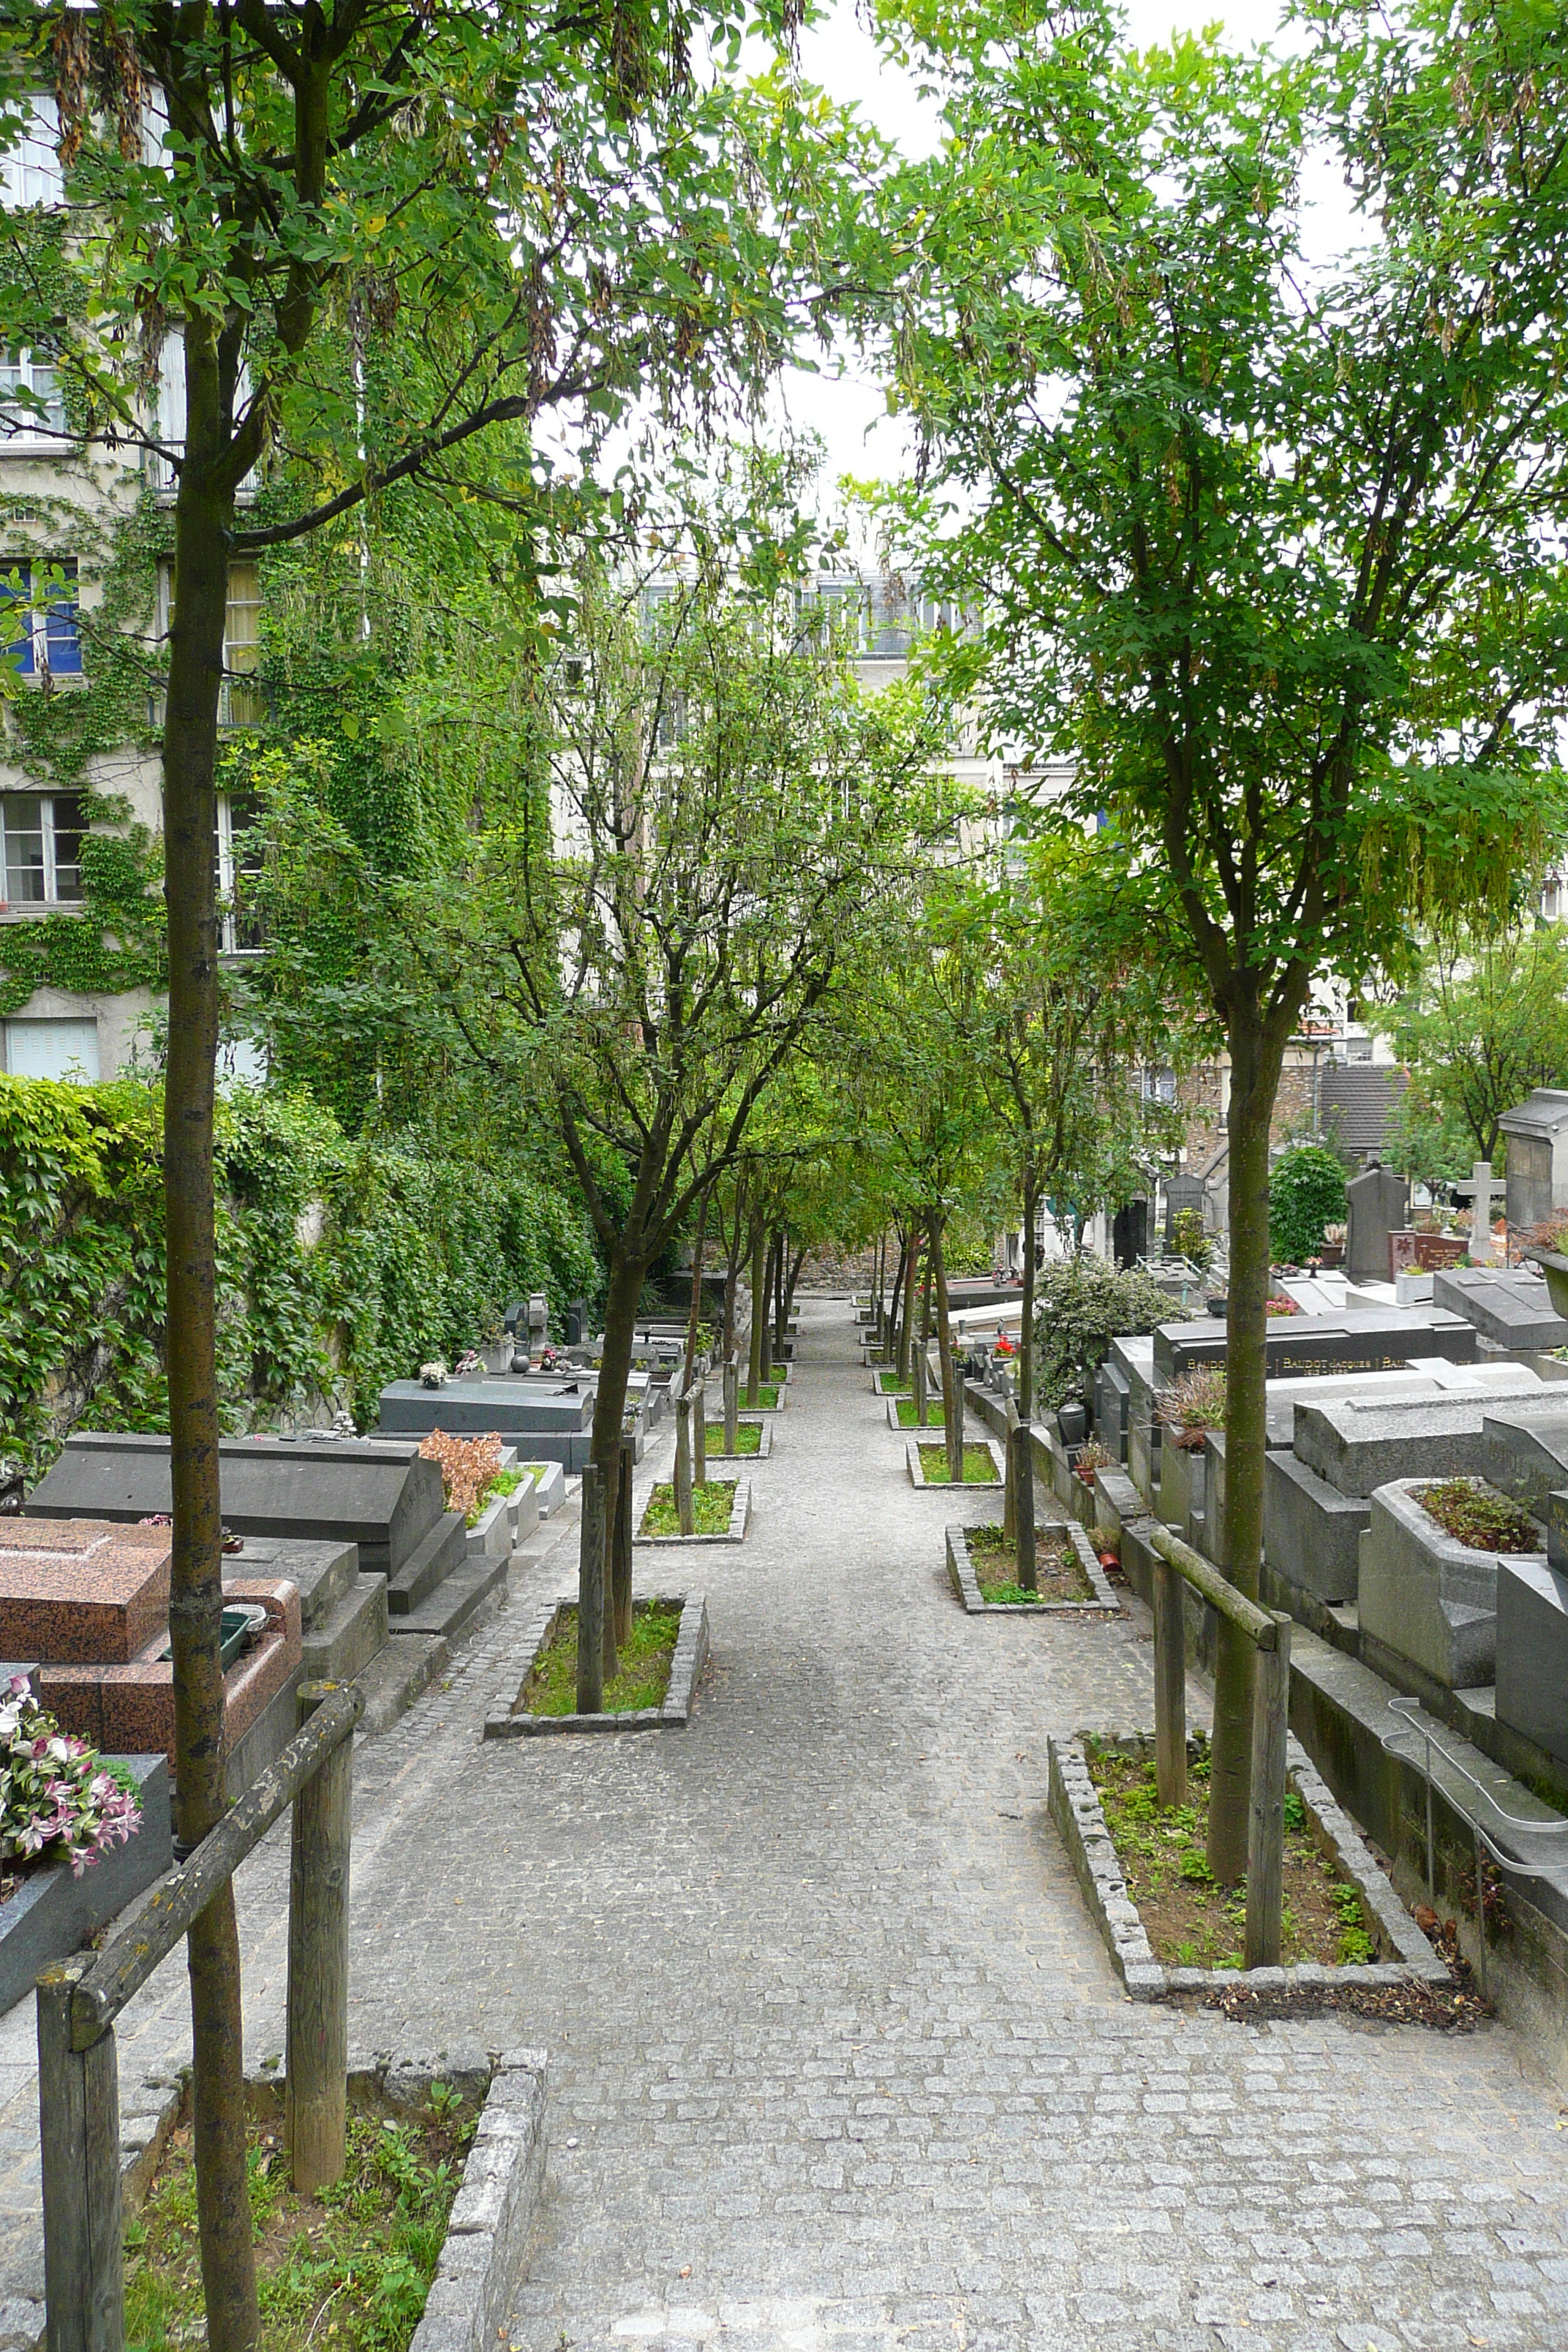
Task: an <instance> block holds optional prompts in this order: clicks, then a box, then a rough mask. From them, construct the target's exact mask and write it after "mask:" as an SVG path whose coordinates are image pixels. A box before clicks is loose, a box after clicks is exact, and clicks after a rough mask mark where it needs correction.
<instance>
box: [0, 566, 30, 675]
mask: <svg viewBox="0 0 1568 2352" xmlns="http://www.w3.org/2000/svg"><path fill="white" fill-rule="evenodd" d="M32 593H33V572H32V566H31V565H30V564H26V563H6V562H4V561H3V560H0V661H4V662H5V663H6V664H7V666H8V667H10V668H11V669H12V670H13V671H15V673H16V676H17V677H32V675H33V615H32V613H31V611H30V610H29V604H30V600H31V597H32ZM8 607H12V608H19V609H10V610H8V609H7V608H8Z"/></svg>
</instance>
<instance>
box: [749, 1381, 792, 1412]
mask: <svg viewBox="0 0 1568 2352" xmlns="http://www.w3.org/2000/svg"><path fill="white" fill-rule="evenodd" d="M783 1386H784V1382H783V1381H758V1382H757V1385H756V1389H755V1391H754V1392H753V1391H752V1389H750V1388H749V1387H748V1386H747V1385H746V1383H745V1382H744V1381H742V1383H741V1411H742V1412H776V1411H777V1409H778V1401H779V1391H780V1389H781V1388H783Z"/></svg>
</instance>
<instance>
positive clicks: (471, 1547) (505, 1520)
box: [466, 1495, 516, 1559]
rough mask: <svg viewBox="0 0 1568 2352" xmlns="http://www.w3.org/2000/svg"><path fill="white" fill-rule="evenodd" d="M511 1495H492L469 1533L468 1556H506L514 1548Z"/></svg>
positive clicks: (488, 1557) (513, 1498)
mask: <svg viewBox="0 0 1568 2352" xmlns="http://www.w3.org/2000/svg"><path fill="white" fill-rule="evenodd" d="M515 1499H516V1498H515V1497H514V1496H511V1495H492V1496H490V1499H489V1502H488V1503H487V1504H486V1505H485V1507H484V1509H483V1510H482V1511H481V1512H480V1513H479V1517H478V1518H477V1519H476V1520H475V1521H474V1524H473V1526H472V1527H471V1528H468V1529H467V1530H466V1533H467V1535H468V1558H469V1559H500V1558H502V1557H504V1556H505V1555H506V1554H508V1553H509V1552H510V1550H511V1548H512V1543H511V1526H512V1506H513V1503H514V1501H515Z"/></svg>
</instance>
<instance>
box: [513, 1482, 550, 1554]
mask: <svg viewBox="0 0 1568 2352" xmlns="http://www.w3.org/2000/svg"><path fill="white" fill-rule="evenodd" d="M555 1466H556V1467H557V1468H559V1467H560V1465H559V1464H557V1465H555ZM518 1467H519V1468H520V1469H521V1471H522V1472H523V1474H524V1475H523V1482H522V1485H521V1486H519V1487H518V1488H517V1489H516V1491H515V1492H514V1493H513V1494H512V1495H511V1496H510V1498H509V1501H510V1519H511V1548H512V1549H513V1551H515V1550H516V1549H517V1548H518V1545H519V1544H521V1543H526V1542H527V1541H528V1538H529V1537H530V1536H531V1534H532V1533H533V1531H534V1529H535V1528H537V1527H538V1525H539V1479H538V1475H537V1474H536V1473H535V1471H534V1470H533V1469H532V1467H531V1465H529V1464H527V1463H520V1464H519V1465H518Z"/></svg>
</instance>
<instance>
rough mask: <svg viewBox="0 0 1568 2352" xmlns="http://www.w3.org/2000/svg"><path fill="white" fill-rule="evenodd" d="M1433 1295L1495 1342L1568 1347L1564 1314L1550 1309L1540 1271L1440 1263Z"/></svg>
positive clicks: (1510, 1346) (1525, 1346)
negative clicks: (1530, 1271)
mask: <svg viewBox="0 0 1568 2352" xmlns="http://www.w3.org/2000/svg"><path fill="white" fill-rule="evenodd" d="M1432 1301H1433V1304H1434V1306H1436V1307H1447V1309H1448V1311H1449V1312H1450V1314H1454V1315H1462V1316H1464V1318H1465V1319H1466V1321H1467V1322H1469V1323H1473V1324H1474V1325H1475V1327H1476V1329H1477V1330H1478V1331H1479V1333H1480V1335H1481V1337H1482V1339H1490V1340H1492V1341H1493V1342H1494V1344H1495V1345H1496V1346H1498V1347H1500V1348H1507V1349H1510V1350H1514V1351H1516V1352H1517V1351H1520V1350H1523V1349H1534V1348H1563V1347H1568V1318H1565V1317H1563V1316H1561V1315H1554V1314H1553V1313H1552V1301H1551V1299H1550V1297H1548V1295H1547V1289H1546V1284H1545V1281H1544V1279H1543V1277H1542V1276H1540V1275H1537V1274H1531V1273H1529V1272H1527V1271H1526V1270H1525V1269H1524V1268H1523V1267H1517V1268H1510V1269H1509V1270H1508V1271H1507V1272H1505V1271H1504V1270H1503V1268H1502V1267H1500V1266H1485V1265H1451V1266H1443V1267H1440V1268H1439V1269H1438V1271H1437V1272H1436V1273H1435V1274H1434V1275H1433V1277H1432Z"/></svg>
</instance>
